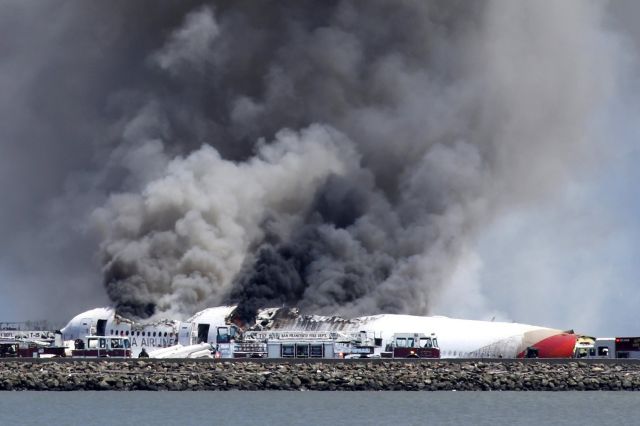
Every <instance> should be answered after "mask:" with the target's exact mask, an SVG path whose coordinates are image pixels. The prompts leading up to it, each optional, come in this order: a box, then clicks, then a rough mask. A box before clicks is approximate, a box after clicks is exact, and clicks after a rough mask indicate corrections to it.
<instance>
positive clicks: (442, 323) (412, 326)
mask: <svg viewBox="0 0 640 426" xmlns="http://www.w3.org/2000/svg"><path fill="white" fill-rule="evenodd" d="M234 308H235V307H234V306H221V307H216V308H209V309H205V310H203V311H200V312H198V313H197V314H195V315H194V316H193V317H191V318H189V319H188V320H187V321H185V322H181V321H175V320H168V321H161V322H154V323H147V324H145V323H134V322H133V321H129V320H123V319H122V318H120V317H117V316H116V315H115V311H114V310H113V309H111V308H97V309H93V310H90V311H87V312H84V313H82V314H80V315H77V316H76V317H74V318H73V319H72V320H71V321H70V322H69V323H68V324H67V326H66V327H64V328H63V329H62V330H61V331H62V333H63V338H64V340H65V341H72V340H75V339H79V338H80V339H81V338H83V337H84V336H85V335H89V334H91V333H92V332H93V333H95V331H96V327H97V324H98V320H106V326H105V334H106V335H112V334H120V335H124V336H127V335H128V336H129V338H130V339H131V345H132V352H133V356H134V357H135V356H137V355H138V354H139V352H140V350H141V349H142V347H145V348H146V350H147V352H152V351H153V350H156V349H160V348H166V347H169V346H172V345H176V344H178V343H180V344H182V345H183V346H187V345H192V344H194V343H197V342H196V341H195V339H194V336H196V335H197V330H198V325H202V324H208V325H209V335H208V341H209V342H215V330H216V327H220V326H225V325H228V324H226V318H227V316H228V315H229V314H230V313H231V312H232V311H233V309H234ZM318 318H321V317H318ZM282 327H283V328H281V329H283V330H284V329H286V330H302V328H300V327H301V326H300V325H296V323H295V321H294V322H292V323H291V324H290V325H288V326H282ZM314 329H315V330H332V326H331V324H330V323H327V324H326V325H325V324H323V323H322V320H321V319H319V320H318V321H317V322H315V326H314ZM341 331H345V332H351V333H355V332H360V331H366V332H369V333H371V334H373V335H374V336H375V337H381V338H382V339H383V344H386V343H389V342H390V341H391V339H392V336H393V334H394V333H425V334H427V335H429V334H432V333H433V334H435V335H436V337H437V339H438V343H439V346H440V351H441V357H442V358H485V357H486V358H500V357H501V358H514V357H516V356H518V354H521V352H522V350H523V348H526V347H527V346H528V345H533V344H534V343H535V342H536V341H537V340H540V339H541V337H540V336H542V338H544V337H546V336H549V335H552V334H554V333H561V331H560V330H554V329H549V328H545V327H539V326H533V325H527V324H518V323H506V322H492V321H475V320H464V319H453V318H447V317H439V316H433V317H421V316H414V315H392V314H384V315H374V316H367V317H359V318H354V319H352V320H351V321H349V324H348V326H347V327H345V326H344V325H343V326H341Z"/></svg>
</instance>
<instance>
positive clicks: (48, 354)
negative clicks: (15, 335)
mask: <svg viewBox="0 0 640 426" xmlns="http://www.w3.org/2000/svg"><path fill="white" fill-rule="evenodd" d="M64 349H65V348H64V347H63V346H53V345H50V344H45V343H42V342H39V341H33V340H17V339H2V340H0V358H57V357H63V356H65V352H64Z"/></svg>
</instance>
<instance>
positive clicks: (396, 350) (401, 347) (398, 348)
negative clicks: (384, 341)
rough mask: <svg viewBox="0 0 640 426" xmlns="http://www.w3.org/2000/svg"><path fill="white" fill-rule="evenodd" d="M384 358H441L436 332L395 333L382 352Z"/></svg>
mask: <svg viewBox="0 0 640 426" xmlns="http://www.w3.org/2000/svg"><path fill="white" fill-rule="evenodd" d="M382 357H383V358H440V348H438V339H437V338H436V336H435V334H433V333H432V334H431V335H426V334H423V333H395V334H394V335H393V340H392V341H391V343H389V344H388V345H387V347H386V350H385V352H382Z"/></svg>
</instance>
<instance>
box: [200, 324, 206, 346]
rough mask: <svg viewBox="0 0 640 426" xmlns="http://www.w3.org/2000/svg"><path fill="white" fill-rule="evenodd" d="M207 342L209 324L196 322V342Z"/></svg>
mask: <svg viewBox="0 0 640 426" xmlns="http://www.w3.org/2000/svg"><path fill="white" fill-rule="evenodd" d="M208 342H209V324H198V343H208Z"/></svg>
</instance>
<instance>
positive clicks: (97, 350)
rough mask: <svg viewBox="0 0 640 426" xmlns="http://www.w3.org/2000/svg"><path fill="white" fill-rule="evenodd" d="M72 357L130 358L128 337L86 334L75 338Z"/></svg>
mask: <svg viewBox="0 0 640 426" xmlns="http://www.w3.org/2000/svg"><path fill="white" fill-rule="evenodd" d="M71 356H72V357H74V358H131V342H130V341H129V338H128V337H120V336H118V337H116V336H86V337H85V338H84V339H76V340H75V342H74V349H73V350H72V351H71Z"/></svg>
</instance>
